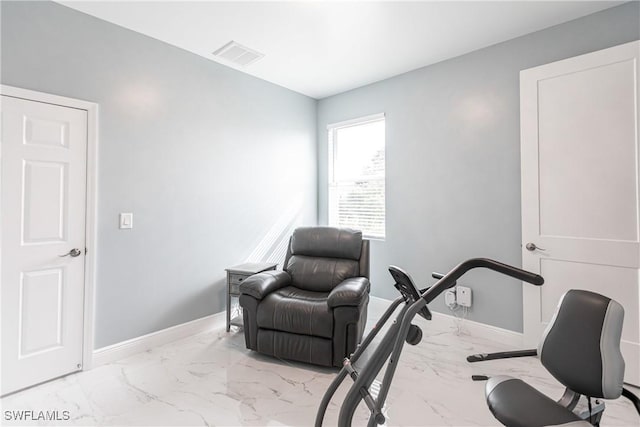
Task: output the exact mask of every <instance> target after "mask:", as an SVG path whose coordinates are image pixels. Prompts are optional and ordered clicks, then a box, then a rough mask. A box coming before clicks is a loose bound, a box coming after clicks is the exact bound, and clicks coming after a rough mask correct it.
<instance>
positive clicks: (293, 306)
mask: <svg viewBox="0 0 640 427" xmlns="http://www.w3.org/2000/svg"><path fill="white" fill-rule="evenodd" d="M328 295H329V294H328V293H327V292H313V291H306V290H303V289H297V288H295V287H293V286H287V287H284V288H282V289H278V290H277V291H274V292H272V293H271V294H269V295H267V296H266V297H265V298H264V299H263V300H262V302H261V303H260V304H259V305H258V313H257V317H256V321H257V323H258V327H260V328H263V329H272V330H277V331H285V332H290V333H294V334H299V335H309V336H317V337H324V338H331V337H332V336H333V312H332V311H331V309H330V308H329V305H328V304H327V296H328Z"/></svg>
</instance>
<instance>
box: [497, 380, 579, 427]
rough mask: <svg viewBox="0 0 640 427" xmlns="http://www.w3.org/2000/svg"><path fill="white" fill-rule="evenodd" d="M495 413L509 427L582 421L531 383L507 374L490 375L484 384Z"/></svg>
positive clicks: (555, 424)
mask: <svg viewBox="0 0 640 427" xmlns="http://www.w3.org/2000/svg"><path fill="white" fill-rule="evenodd" d="M485 396H486V398H487V404H488V405H489V409H490V410H491V412H492V413H493V415H494V416H495V417H496V418H497V419H498V421H500V422H501V423H502V424H504V425H506V426H509V427H531V426H550V425H553V426H557V425H565V424H568V423H572V422H577V421H581V422H582V423H581V424H570V425H576V426H578V425H587V426H589V425H590V424H589V423H586V424H584V421H583V420H581V419H580V417H578V416H577V415H576V414H574V413H573V412H572V411H570V410H569V409H567V408H565V407H564V406H562V405H560V404H558V403H557V402H555V401H554V400H552V399H550V398H548V397H547V396H545V395H544V394H542V393H540V392H539V391H538V390H536V389H535V388H533V387H531V386H530V385H529V384H527V383H525V382H524V381H521V380H519V379H517V378H513V377H509V376H506V375H499V376H495V377H491V378H490V379H489V381H488V382H487V385H486V387H485Z"/></svg>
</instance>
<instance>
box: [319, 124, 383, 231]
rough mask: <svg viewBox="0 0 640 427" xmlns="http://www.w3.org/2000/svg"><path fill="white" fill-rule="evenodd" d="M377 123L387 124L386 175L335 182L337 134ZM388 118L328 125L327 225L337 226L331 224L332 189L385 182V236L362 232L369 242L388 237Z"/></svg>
mask: <svg viewBox="0 0 640 427" xmlns="http://www.w3.org/2000/svg"><path fill="white" fill-rule="evenodd" d="M377 121H384V122H385V135H384V155H385V162H384V175H383V176H382V177H377V178H374V177H369V178H366V177H363V178H362V179H353V180H341V181H336V180H334V170H333V168H334V164H335V162H336V156H337V150H335V145H334V144H335V140H336V132H337V131H338V130H340V129H344V128H349V127H354V126H360V125H365V124H368V123H372V122H377ZM386 136H387V135H386V116H385V113H377V114H370V115H367V116H363V117H358V118H354V119H350V120H344V121H341V122H336V123H330V124H328V125H327V223H328V224H329V225H331V226H336V225H335V224H331V216H332V215H331V191H332V188H334V187H335V186H337V185H338V184H339V183H348V182H362V181H383V183H384V199H385V203H384V216H383V223H384V233H383V235H381V236H379V235H373V234H369V233H368V232H365V230H362V237H364V238H366V239H369V240H380V241H384V240H385V239H386V237H387V224H386V223H387V206H386V201H387V182H386V181H387V164H386V163H387V162H386V158H387V138H386Z"/></svg>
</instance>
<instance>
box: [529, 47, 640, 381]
mask: <svg viewBox="0 0 640 427" xmlns="http://www.w3.org/2000/svg"><path fill="white" fill-rule="evenodd" d="M639 53H640V42H632V43H627V44H624V45H621V46H616V47H613V48H610V49H605V50H602V51H598V52H594V53H590V54H587V55H582V56H578V57H575V58H571V59H567V60H564V61H559V62H555V63H552V64H547V65H543V66H540V67H536V68H532V69H529V70H524V71H522V72H521V74H520V96H521V130H522V135H521V137H522V141H521V144H522V145H521V155H522V238H523V244H522V260H523V266H524V268H525V269H527V270H530V271H534V272H537V273H539V274H541V275H542V276H543V277H544V278H545V284H544V286H541V287H534V286H529V285H525V286H524V287H523V302H524V336H525V341H526V343H527V345H528V346H535V345H536V344H537V342H538V339H539V338H540V335H541V333H542V331H543V329H544V328H545V327H546V325H547V324H548V322H549V320H550V318H551V315H552V313H553V311H554V309H555V307H556V305H557V303H558V301H559V299H560V296H561V295H562V294H563V293H564V292H565V291H567V290H568V289H572V288H574V289H587V290H591V291H594V292H598V293H601V294H603V295H606V296H608V297H610V298H613V299H615V300H616V301H618V302H619V303H621V304H622V305H623V306H624V308H625V319H624V329H623V332H622V340H623V342H622V352H623V355H624V358H625V361H626V375H625V380H626V381H627V382H630V383H632V384H640V344H639V342H640V320H639V318H638V310H639V308H640V307H639V303H640V294H639V288H638V284H639V283H638V274H639V267H640V242H639V240H640V239H639V226H638V224H639V217H638V211H639V205H638V200H639V194H638V188H639V186H638V174H639V171H638V150H639V146H638V132H639V130H640V129H639V128H638V123H639V121H640V115H639V113H638V101H640V96H639V94H640V92H639V89H638V83H639V82H638V77H639V73H638V69H639V68H638V56H639ZM527 244H529V245H528V247H529V248H528V249H527ZM531 244H533V245H536V247H537V249H535V248H534V247H532V245H531Z"/></svg>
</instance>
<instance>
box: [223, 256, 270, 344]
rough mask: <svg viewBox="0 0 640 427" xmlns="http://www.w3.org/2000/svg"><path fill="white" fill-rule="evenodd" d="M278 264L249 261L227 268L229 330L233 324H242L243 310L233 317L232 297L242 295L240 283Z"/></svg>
mask: <svg viewBox="0 0 640 427" xmlns="http://www.w3.org/2000/svg"><path fill="white" fill-rule="evenodd" d="M277 265H278V264H277V263H274V262H248V263H245V264H240V265H236V266H233V267H229V268H227V269H226V272H227V332H229V329H230V328H231V325H233V326H242V312H240V313H239V314H238V315H237V316H234V317H233V319H232V318H231V298H238V297H239V296H240V283H242V282H244V280H245V279H246V278H247V277H249V276H252V275H254V274H258V273H262V272H263V271H268V270H275V269H276V266H277Z"/></svg>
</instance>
